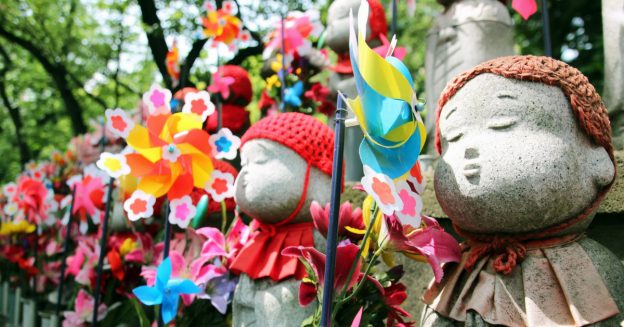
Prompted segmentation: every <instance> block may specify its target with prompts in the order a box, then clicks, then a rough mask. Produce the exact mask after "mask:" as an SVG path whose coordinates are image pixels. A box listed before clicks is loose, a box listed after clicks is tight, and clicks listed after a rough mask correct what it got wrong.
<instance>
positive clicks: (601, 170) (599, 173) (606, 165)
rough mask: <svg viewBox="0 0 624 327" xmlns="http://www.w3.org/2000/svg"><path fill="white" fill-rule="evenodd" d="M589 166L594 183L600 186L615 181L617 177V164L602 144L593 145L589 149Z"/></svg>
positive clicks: (587, 163) (587, 162)
mask: <svg viewBox="0 0 624 327" xmlns="http://www.w3.org/2000/svg"><path fill="white" fill-rule="evenodd" d="M586 165H588V166H587V168H588V169H589V170H590V175H591V176H592V178H593V180H594V183H595V185H596V186H598V187H599V188H603V187H605V186H607V185H609V184H611V182H612V181H613V179H614V178H615V165H614V164H613V161H611V158H610V157H609V153H607V150H605V148H603V147H601V146H592V148H591V149H590V150H589V153H588V156H587V161H586Z"/></svg>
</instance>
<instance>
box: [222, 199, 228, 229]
mask: <svg viewBox="0 0 624 327" xmlns="http://www.w3.org/2000/svg"><path fill="white" fill-rule="evenodd" d="M226 226H227V207H226V206H225V201H221V233H225V227H226Z"/></svg>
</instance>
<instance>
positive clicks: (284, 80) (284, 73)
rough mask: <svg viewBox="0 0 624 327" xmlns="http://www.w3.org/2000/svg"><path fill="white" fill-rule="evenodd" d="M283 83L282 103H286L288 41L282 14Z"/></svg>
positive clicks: (284, 109)
mask: <svg viewBox="0 0 624 327" xmlns="http://www.w3.org/2000/svg"><path fill="white" fill-rule="evenodd" d="M281 19H282V31H281V32H282V51H281V52H282V69H281V71H282V78H281V80H282V83H281V85H280V91H281V92H282V101H284V96H285V95H286V94H285V93H286V72H287V70H286V40H285V39H284V35H285V33H284V14H282V17H281ZM281 108H282V112H284V111H286V105H283V106H281Z"/></svg>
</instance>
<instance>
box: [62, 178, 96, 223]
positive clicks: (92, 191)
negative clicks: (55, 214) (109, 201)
mask: <svg viewBox="0 0 624 327" xmlns="http://www.w3.org/2000/svg"><path fill="white" fill-rule="evenodd" d="M67 185H68V186H69V187H70V188H75V191H74V192H73V194H74V199H73V207H72V212H71V214H72V215H75V216H77V217H78V218H79V222H80V223H79V224H80V225H79V226H80V228H79V229H80V232H81V233H82V234H85V233H86V232H87V229H88V227H89V225H88V223H87V217H90V218H91V220H92V221H93V223H94V224H99V223H100V215H101V210H103V209H104V182H103V181H102V179H101V178H100V177H99V176H97V175H91V174H85V176H84V177H81V176H73V177H72V178H70V179H69V180H68V181H67ZM67 199H69V201H71V196H68V197H67ZM67 218H69V212H67Z"/></svg>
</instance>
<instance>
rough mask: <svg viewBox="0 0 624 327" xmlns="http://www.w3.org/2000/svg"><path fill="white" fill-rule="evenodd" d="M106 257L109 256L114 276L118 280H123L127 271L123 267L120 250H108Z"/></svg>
mask: <svg viewBox="0 0 624 327" xmlns="http://www.w3.org/2000/svg"><path fill="white" fill-rule="evenodd" d="M106 257H107V258H108V263H109V264H110V266H111V272H112V273H113V276H114V277H115V278H116V279H117V280H123V279H124V277H125V273H124V269H123V262H122V261H121V256H120V255H119V252H118V251H117V250H111V251H109V252H108V254H107V255H106Z"/></svg>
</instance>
